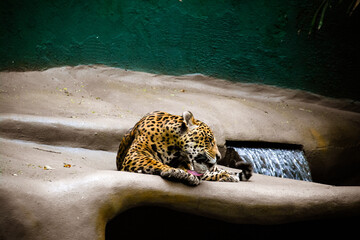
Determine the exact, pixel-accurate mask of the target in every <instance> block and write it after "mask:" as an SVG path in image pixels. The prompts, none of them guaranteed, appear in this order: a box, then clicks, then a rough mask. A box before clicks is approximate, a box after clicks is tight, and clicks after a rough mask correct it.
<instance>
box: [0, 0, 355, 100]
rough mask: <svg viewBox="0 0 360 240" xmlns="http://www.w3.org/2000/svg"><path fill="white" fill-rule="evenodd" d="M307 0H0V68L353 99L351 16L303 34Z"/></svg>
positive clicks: (308, 9)
mask: <svg viewBox="0 0 360 240" xmlns="http://www.w3.org/2000/svg"><path fill="white" fill-rule="evenodd" d="M313 2H314V1H312V0H292V1H286V0H272V1H269V0H232V1H230V0H224V1H221V0H182V1H179V0H153V1H152V0H118V1H116V0H106V1H105V0H102V1H101V0H73V1H60V0H51V1H49V0H21V1H20V0H9V1H8V0H1V1H0V14H1V25H0V46H1V47H0V60H1V62H0V70H14V69H15V70H29V69H44V68H49V67H54V66H63V65H78V64H96V63H98V64H106V65H110V66H115V67H121V68H126V69H131V70H140V71H147V72H154V73H164V74H175V75H178V74H187V73H203V74H206V75H211V76H215V77H220V78H226V79H230V80H233V81H242V82H256V83H264V84H271V85H277V86H282V87H289V88H298V89H304V90H308V91H312V92H315V93H320V94H322V95H326V96H333V97H345V98H351V99H356V100H359V99H360V96H358V95H359V94H358V91H357V89H356V88H355V87H354V84H355V83H354V82H356V81H358V80H359V78H360V70H359V68H360V66H359V56H360V48H359V42H360V38H359V37H358V36H357V34H356V33H357V32H359V30H358V29H360V28H359V27H360V26H359V24H358V23H359V22H360V21H359V20H360V18H359V15H360V14H358V12H359V11H357V14H355V15H354V16H352V19H349V18H348V17H346V16H344V14H338V13H336V12H335V11H333V12H331V11H330V12H329V13H328V16H329V18H328V19H327V22H325V25H324V27H323V29H322V30H321V31H320V33H318V34H316V35H314V36H312V37H310V38H309V37H308V36H307V34H306V31H307V29H306V27H304V26H307V24H309V23H310V22H309V21H310V19H309V17H310V14H311V11H313V10H314V6H313ZM299 29H303V30H302V31H300V32H299V31H298V30H299Z"/></svg>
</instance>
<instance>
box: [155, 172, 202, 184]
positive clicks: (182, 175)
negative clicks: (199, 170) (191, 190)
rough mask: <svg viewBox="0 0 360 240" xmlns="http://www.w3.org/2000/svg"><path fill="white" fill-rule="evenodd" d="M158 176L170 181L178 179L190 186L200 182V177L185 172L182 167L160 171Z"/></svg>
mask: <svg viewBox="0 0 360 240" xmlns="http://www.w3.org/2000/svg"><path fill="white" fill-rule="evenodd" d="M160 176H161V177H162V178H165V179H168V180H171V181H180V182H182V183H184V184H186V185H190V186H197V185H199V184H200V179H199V178H198V177H197V176H194V175H192V174H190V173H187V172H185V171H184V170H182V169H176V168H171V169H168V170H164V171H162V172H161V173H160Z"/></svg>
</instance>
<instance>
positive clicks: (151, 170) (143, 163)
mask: <svg viewBox="0 0 360 240" xmlns="http://www.w3.org/2000/svg"><path fill="white" fill-rule="evenodd" d="M120 170H123V171H129V172H137V173H147V174H155V175H160V176H161V177H162V178H164V179H167V180H171V181H177V182H182V183H185V184H187V185H190V186H197V185H199V184H200V179H199V178H198V177H196V176H194V175H192V174H190V173H188V172H186V171H184V170H183V169H180V168H174V167H170V166H168V165H166V164H163V163H162V162H160V161H158V160H156V159H154V158H153V157H152V156H151V155H150V154H147V153H146V152H145V153H141V152H133V153H131V152H130V153H129V154H128V155H127V156H126V157H125V159H124V162H123V166H122V168H121V169H120Z"/></svg>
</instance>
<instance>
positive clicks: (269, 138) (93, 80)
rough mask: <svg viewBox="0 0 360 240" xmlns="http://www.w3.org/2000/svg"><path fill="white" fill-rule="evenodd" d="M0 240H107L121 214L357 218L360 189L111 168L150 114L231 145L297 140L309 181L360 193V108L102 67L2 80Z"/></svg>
mask: <svg viewBox="0 0 360 240" xmlns="http://www.w3.org/2000/svg"><path fill="white" fill-rule="evenodd" d="M0 81H1V85H0V137H1V138H0V204H1V208H0V239H104V237H105V235H104V233H105V225H106V223H107V222H108V221H109V220H110V219H112V218H114V217H115V216H117V215H118V214H121V213H123V212H124V211H125V210H127V209H129V208H136V207H139V206H144V205H145V206H158V207H165V208H169V209H174V210H177V211H181V212H185V213H189V214H195V215H200V216H205V217H208V218H214V219H218V220H223V221H227V222H231V223H238V224H257V225H259V224H260V225H262V224H267V225H269V224H270V225H272V224H284V223H292V222H295V223H296V222H301V221H312V220H317V219H319V220H324V219H334V218H335V219H340V218H357V217H359V216H360V187H358V186H352V187H351V186H346V187H340V186H331V185H325V184H319V183H309V182H302V181H296V180H289V179H280V178H274V177H267V176H262V175H257V174H255V175H254V177H253V178H252V179H251V181H250V182H240V183H216V182H202V183H201V184H200V185H199V186H198V187H188V186H185V185H182V184H180V183H173V182H169V181H165V180H163V179H162V178H160V177H158V176H150V175H144V174H135V173H126V172H118V171H116V166H115V155H116V154H115V151H116V148H117V146H118V144H119V141H120V138H121V136H122V135H123V133H124V131H126V129H128V128H130V127H132V126H133V125H134V123H135V122H136V121H137V120H139V118H140V117H141V116H142V115H144V114H145V113H147V112H150V111H153V110H163V111H167V112H170V113H173V114H181V113H182V112H183V111H184V110H190V111H192V112H193V113H194V115H195V117H196V118H198V119H200V120H202V121H204V122H206V123H208V124H209V125H210V126H211V128H213V129H214V132H215V136H216V138H217V140H218V142H219V145H220V146H224V145H225V143H226V141H227V140H236V141H265V142H277V143H288V144H298V145H301V146H303V147H304V151H305V154H306V157H307V158H308V160H309V163H310V168H311V171H312V174H313V179H314V180H315V181H318V182H327V183H330V184H338V185H360V175H359V174H358V173H359V171H360V162H359V156H360V148H359V144H360V139H359V136H360V114H359V112H360V111H359V106H358V103H355V102H352V101H349V100H334V99H329V98H324V97H321V96H318V95H314V94H310V93H304V92H301V91H297V90H287V89H279V88H276V87H268V86H261V85H250V84H239V83H231V82H227V81H224V80H220V79H212V78H208V77H205V76H201V75H191V76H163V75H154V74H147V73H139V72H131V71H125V70H121V69H114V68H108V67H104V66H78V67H62V68H54V69H49V70H46V71H42V72H38V71H34V72H1V73H0Z"/></svg>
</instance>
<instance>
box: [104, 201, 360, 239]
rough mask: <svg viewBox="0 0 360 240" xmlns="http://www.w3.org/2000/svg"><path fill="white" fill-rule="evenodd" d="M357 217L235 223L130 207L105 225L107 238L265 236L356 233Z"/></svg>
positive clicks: (142, 207)
mask: <svg viewBox="0 0 360 240" xmlns="http://www.w3.org/2000/svg"><path fill="white" fill-rule="evenodd" d="M355 222H356V219H355V218H341V219H338V218H337V219H322V220H313V221H305V222H295V223H288V224H279V225H255V224H236V223H229V222H224V221H219V220H215V219H211V218H207V217H202V216H197V215H193V214H188V213H183V212H178V211H175V210H170V209H167V208H164V207H157V206H141V207H137V208H132V209H129V210H127V211H125V212H123V213H121V214H119V215H118V216H116V217H115V218H114V219H112V220H110V221H109V222H108V223H107V225H106V231H105V239H107V240H112V239H121V238H122V237H135V238H139V239H141V238H143V237H144V238H149V237H150V238H156V239H165V238H167V239H168V238H169V237H170V238H173V237H179V238H188V239H226V238H229V239H230V238H234V237H235V238H240V239H244V238H245V239H265V238H268V237H270V236H273V237H275V236H289V237H290V236H296V239H300V238H302V239H308V238H309V237H310V236H311V237H321V238H322V239H324V237H334V236H342V237H344V236H349V237H350V236H355V235H353V234H355V232H356V231H357V230H356V228H355V227H354V223H355Z"/></svg>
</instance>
